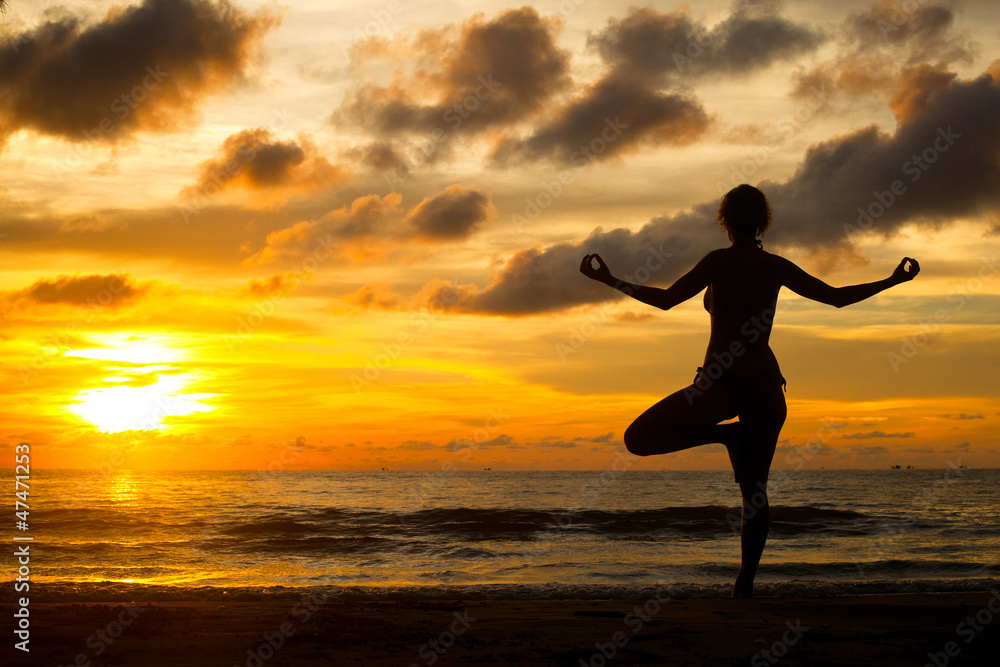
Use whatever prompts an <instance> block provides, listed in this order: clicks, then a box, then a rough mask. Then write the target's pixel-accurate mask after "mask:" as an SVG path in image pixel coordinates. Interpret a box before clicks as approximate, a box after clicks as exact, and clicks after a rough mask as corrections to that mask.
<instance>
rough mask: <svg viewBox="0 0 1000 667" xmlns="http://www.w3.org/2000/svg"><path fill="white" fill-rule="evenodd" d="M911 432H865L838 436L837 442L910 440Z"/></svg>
mask: <svg viewBox="0 0 1000 667" xmlns="http://www.w3.org/2000/svg"><path fill="white" fill-rule="evenodd" d="M913 436H914V433H913V431H907V432H906V433H886V432H885V431H867V432H865V433H845V434H844V435H838V436H837V438H838V439H839V440H871V439H872V438H912V437H913Z"/></svg>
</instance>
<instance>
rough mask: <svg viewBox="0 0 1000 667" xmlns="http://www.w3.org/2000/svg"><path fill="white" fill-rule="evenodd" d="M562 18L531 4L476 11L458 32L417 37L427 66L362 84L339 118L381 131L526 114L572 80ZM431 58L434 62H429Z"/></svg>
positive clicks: (422, 130) (424, 129)
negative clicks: (492, 12) (403, 77)
mask: <svg viewBox="0 0 1000 667" xmlns="http://www.w3.org/2000/svg"><path fill="white" fill-rule="evenodd" d="M558 26H559V24H558V22H557V21H556V20H554V19H546V18H542V17H540V16H539V15H538V12H537V11H535V10H534V9H533V8H531V7H527V6H525V7H520V8H517V9H508V10H506V11H504V12H503V13H501V14H500V15H498V16H497V17H496V18H493V19H491V20H486V19H485V18H484V17H483V16H482V15H477V16H475V17H473V18H471V19H469V20H468V21H466V22H465V23H464V24H462V26H461V33H460V35H459V36H458V38H457V39H454V40H446V39H434V40H428V39H418V40H416V42H415V45H416V46H415V49H414V50H415V53H414V54H413V55H414V57H415V59H416V60H417V61H419V62H420V63H421V68H420V70H419V71H418V72H417V74H416V75H415V76H414V77H413V78H412V79H411V82H409V83H403V82H402V81H397V82H396V83H394V84H392V85H390V86H385V87H380V86H371V85H369V86H364V87H362V88H360V89H358V90H356V91H354V92H353V94H351V96H350V97H349V98H348V99H347V100H345V102H344V103H343V104H342V105H341V107H340V108H339V109H338V111H337V112H335V113H334V115H333V120H334V122H348V123H352V124H355V125H358V126H361V127H364V128H366V129H368V130H369V131H371V132H373V133H374V134H376V135H378V136H381V137H395V136H396V135H397V134H398V133H419V134H427V133H431V132H434V131H438V132H441V133H460V134H475V133H478V132H481V131H483V130H485V129H488V128H490V127H495V126H498V125H499V126H502V125H507V124H510V123H517V122H520V121H522V120H523V119H524V118H525V117H526V116H530V115H534V114H537V113H539V112H540V111H542V109H543V107H544V105H545V104H546V103H547V102H548V101H549V100H550V99H551V97H552V96H553V95H554V94H555V93H557V92H559V91H560V90H562V89H564V88H566V87H567V86H568V85H569V81H570V80H569V76H568V73H567V72H568V62H569V56H568V54H567V53H566V52H564V51H562V50H560V49H557V48H556V46H555V41H554V36H555V33H556V31H557V30H558ZM430 47H433V48H430ZM427 61H431V62H432V63H433V64H432V66H431V67H430V68H425V67H423V63H425V62H427Z"/></svg>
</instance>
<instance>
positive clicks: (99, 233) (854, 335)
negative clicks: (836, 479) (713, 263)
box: [0, 0, 1000, 470]
mask: <svg viewBox="0 0 1000 667" xmlns="http://www.w3.org/2000/svg"><path fill="white" fill-rule="evenodd" d="M335 4H336V6H335V7H332V6H330V5H331V3H326V2H320V1H316V2H288V3H283V4H281V5H278V4H274V3H265V4H261V3H238V2H234V3H227V2H211V1H209V0H169V1H168V0H147V1H145V2H142V3H139V4H130V5H122V4H113V3H109V2H98V3H92V2H89V3H83V2H72V3H69V4H67V5H65V6H64V7H63V8H61V9H46V6H45V5H44V4H43V3H33V2H16V3H12V5H11V7H10V10H9V11H8V13H7V14H6V15H5V16H3V17H2V19H0V20H2V29H3V31H4V39H2V40H0V119H2V122H0V170H2V174H3V181H2V182H3V187H2V188H0V207H2V211H3V215H2V216H0V257H2V263H0V317H2V326H0V351H2V354H3V359H4V362H3V364H2V366H0V369H2V373H3V376H4V377H3V381H4V387H5V392H6V398H7V400H5V401H4V402H3V407H2V408H0V410H2V414H0V424H2V427H0V447H2V448H4V449H7V450H12V449H13V446H14V445H15V444H17V443H19V442H29V443H31V444H32V446H33V461H34V463H35V465H36V466H39V467H68V468H97V469H102V470H110V469H112V468H119V467H138V468H196V469H198V468H205V469H215V468H221V469H229V468H265V467H272V468H286V469H292V468H323V469H326V468H329V469H353V468H361V469H371V468H375V469H377V468H381V467H389V468H392V469H404V468H410V469H416V468H419V469H450V468H451V467H452V466H454V467H456V468H472V469H476V468H482V467H487V466H489V467H492V468H494V469H511V468H518V469H545V468H554V469H567V468H574V469H576V468H593V469H600V468H606V467H609V466H611V465H612V463H613V461H614V460H615V458H614V457H615V455H616V452H617V451H620V450H621V434H622V432H623V431H624V429H625V428H626V427H627V426H628V424H629V423H630V421H631V420H632V419H633V418H634V417H635V416H637V415H638V414H639V413H641V412H642V411H643V410H644V409H645V408H646V407H648V406H649V405H651V404H652V403H654V402H655V401H657V400H659V399H660V398H662V397H663V396H665V395H666V394H668V393H671V392H673V391H675V390H677V389H679V388H681V387H683V386H684V385H685V384H687V383H689V382H690V381H691V379H692V378H693V376H694V371H695V367H696V366H698V365H699V364H700V362H701V358H702V355H703V354H704V346H705V345H706V343H707V333H708V316H707V314H706V313H705V312H704V310H703V309H702V307H701V300H700V298H698V299H693V300H692V301H690V302H688V303H686V304H683V305H682V306H680V307H678V308H676V309H674V310H671V311H669V312H660V311H657V310H654V309H652V308H649V307H647V306H644V305H642V304H640V303H638V302H634V301H631V302H629V301H625V300H622V299H617V298H615V296H616V294H615V292H613V291H612V290H610V289H607V288H604V287H603V286H600V285H596V284H594V283H591V282H589V281H588V280H587V279H586V278H584V277H583V276H581V275H580V274H579V273H578V272H577V270H576V267H578V265H579V261H580V258H581V257H582V256H583V254H585V253H587V252H599V253H601V254H602V255H603V256H604V257H605V258H606V259H608V261H609V263H610V264H611V268H612V270H613V271H614V272H615V273H616V275H619V276H624V275H626V274H627V275H629V276H632V278H633V279H634V280H635V281H637V282H639V281H648V282H650V283H652V284H661V285H668V284H670V283H671V282H672V281H673V280H674V279H676V278H677V277H678V276H679V275H681V274H682V273H683V272H684V271H686V270H687V269H688V268H689V267H690V266H692V265H693V264H694V263H695V262H696V261H697V260H698V259H699V258H700V257H702V256H703V255H704V254H705V253H706V252H708V251H709V250H712V249H714V248H717V247H721V246H723V245H725V237H724V235H723V234H722V233H721V232H720V231H719V228H718V226H717V225H715V223H714V222H713V216H714V209H715V208H716V207H717V203H718V198H719V196H720V194H721V193H722V192H724V191H725V190H726V189H728V188H729V187H731V186H733V185H736V184H738V183H741V182H749V183H752V184H755V185H757V184H759V185H760V187H761V189H762V190H764V192H765V193H766V194H767V195H768V197H769V198H770V200H771V202H772V205H773V207H774V211H775V222H774V226H773V228H772V229H771V230H770V231H769V232H768V233H767V234H766V235H765V238H764V242H765V248H766V249H767V250H769V251H770V252H776V253H779V254H782V255H784V256H786V257H788V258H789V259H792V260H793V261H795V262H797V263H799V264H800V265H801V266H802V267H803V268H805V269H806V270H808V271H810V272H812V273H814V274H816V275H818V276H820V277H822V278H823V279H824V280H826V281H827V282H830V283H831V284H834V285H844V284H851V283H857V282H868V281H871V280H877V279H881V278H883V277H886V276H888V275H889V274H890V273H891V271H892V269H893V268H894V267H895V265H896V263H897V262H898V261H899V259H900V258H901V257H903V256H904V255H906V256H913V257H917V258H918V259H919V260H920V264H921V268H922V271H921V274H920V276H919V278H918V279H917V280H916V281H914V282H912V283H907V284H905V285H902V286H900V287H897V288H895V289H893V290H891V291H888V292H884V293H882V294H880V295H878V296H877V297H875V298H873V299H871V300H869V301H866V302H864V303H860V304H856V305H854V306H850V307H848V308H845V309H841V310H837V309H833V308H830V307H828V306H824V305H821V304H816V303H811V302H805V301H803V300H802V299H800V298H798V297H796V296H795V295H793V294H789V293H787V292H783V293H782V298H781V300H780V302H779V303H780V307H779V313H778V324H777V328H776V330H775V333H774V335H773V337H772V347H773V348H774V350H775V352H776V354H777V356H778V359H779V361H780V363H781V367H782V372H783V374H784V375H785V377H786V378H787V379H788V394H787V400H788V405H789V417H788V420H787V422H786V424H785V427H784V430H783V431H782V435H781V441H780V442H779V449H778V453H777V455H776V457H775V467H777V468H789V467H800V466H802V467H807V468H819V467H828V468H834V467H846V468H858V467H862V468H867V467H875V468H879V467H888V466H889V465H890V464H894V463H900V464H911V465H916V466H919V467H947V466H948V463H949V461H955V462H959V461H960V462H961V463H963V464H967V465H970V466H976V467H996V466H1000V443H998V441H997V436H996V433H997V422H998V420H1000V400H998V397H997V382H996V379H995V378H996V377H997V374H998V372H1000V363H998V360H1000V352H998V346H997V345H996V340H997V334H998V320H997V315H996V313H997V312H998V304H1000V298H998V297H1000V280H998V279H997V274H998V265H997V263H996V262H997V259H996V255H997V251H998V248H1000V240H998V236H997V230H998V229H1000V215H998V211H1000V60H998V57H1000V52H998V49H997V48H996V47H997V35H998V30H1000V22H998V19H997V17H996V13H995V9H994V8H993V7H992V4H991V2H988V1H986V0H980V1H978V2H962V3H960V4H959V3H935V2H931V1H929V0H928V1H927V2H919V3H915V2H910V3H896V2H885V1H880V2H875V3H869V2H847V3H837V4H836V5H835V6H834V5H833V4H831V3H821V2H818V1H814V2H796V1H788V2H785V3H774V2H735V3H729V2H706V3H697V4H696V5H693V6H689V5H683V4H676V3H672V2H662V3H651V4H649V5H646V6H643V7H639V6H636V7H635V8H632V9H626V8H623V6H622V5H621V4H620V3H613V2H597V1H595V0H562V1H561V2H559V1H552V2H538V3H534V4H531V5H524V6H521V7H511V6H507V5H504V4H502V3H499V2H465V1H462V2H459V1H455V2H450V3H439V2H422V1H420V0H411V1H405V0H392V1H391V2H387V3H374V4H363V3H357V4H352V3H335ZM126 37H127V38H126ZM650 269H653V270H650ZM630 465H632V466H633V467H634V468H653V469H659V468H667V469H713V468H723V467H726V466H727V465H728V463H727V458H726V456H725V452H724V449H723V447H722V446H721V445H714V446H708V447H702V448H698V449H695V450H690V451H687V452H682V453H678V454H675V455H670V456H666V457H652V458H647V459H642V460H638V459H631V460H630Z"/></svg>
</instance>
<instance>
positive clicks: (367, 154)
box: [349, 141, 407, 171]
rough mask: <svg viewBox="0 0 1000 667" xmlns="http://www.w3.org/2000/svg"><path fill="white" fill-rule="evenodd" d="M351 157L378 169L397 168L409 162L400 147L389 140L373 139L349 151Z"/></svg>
mask: <svg viewBox="0 0 1000 667" xmlns="http://www.w3.org/2000/svg"><path fill="white" fill-rule="evenodd" d="M349 154H350V156H351V157H353V158H354V159H355V160H357V161H358V162H360V163H362V164H364V165H366V166H367V167H369V168H371V169H376V170H378V171H388V170H397V169H399V168H401V167H404V166H405V165H406V164H407V160H406V158H405V157H404V156H403V154H402V153H401V152H400V150H399V148H398V147H396V146H394V145H393V144H392V143H391V142H389V141H373V142H371V143H369V144H366V145H364V146H360V147H356V148H353V149H351V150H350V151H349Z"/></svg>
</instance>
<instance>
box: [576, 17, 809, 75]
mask: <svg viewBox="0 0 1000 667" xmlns="http://www.w3.org/2000/svg"><path fill="white" fill-rule="evenodd" d="M824 39H825V37H824V35H823V34H822V33H821V32H819V31H817V30H814V29H812V28H808V27H805V26H801V25H798V24H796V23H793V22H791V21H789V20H787V19H785V18H782V17H781V16H780V15H779V13H778V8H777V6H776V5H775V4H774V3H746V2H737V3H735V5H734V8H733V12H732V14H731V15H730V16H729V17H728V18H726V19H725V20H724V21H722V22H721V23H719V24H717V25H715V26H714V27H712V28H708V27H707V26H705V25H702V24H699V23H696V22H694V21H692V20H691V18H690V16H689V15H688V14H687V12H686V11H685V10H682V9H678V10H675V11H673V12H659V11H657V10H655V9H653V8H651V7H643V8H633V9H631V10H630V12H629V14H628V16H626V17H625V18H624V19H620V20H615V19H612V20H611V21H610V22H609V23H608V26H607V27H606V28H605V29H604V30H603V31H602V32H600V33H598V34H596V35H592V36H591V37H590V39H589V42H590V43H591V44H593V45H595V46H596V47H597V48H598V50H599V51H600V53H601V56H602V57H603V58H604V60H605V61H607V62H608V63H609V64H610V65H612V66H613V67H614V68H616V69H618V70H622V71H623V72H628V73H630V74H631V75H633V76H637V77H639V78H641V79H643V80H646V81H651V82H658V83H664V82H668V81H671V80H676V79H677V78H679V77H682V76H689V77H700V76H710V75H711V76H715V75H718V76H726V77H731V76H739V75H742V74H746V73H749V72H752V71H756V70H760V69H764V68H766V67H768V66H770V65H771V64H773V63H775V62H778V61H781V60H787V59H791V58H794V57H796V56H800V55H802V54H803V53H808V52H810V51H812V50H814V49H816V47H818V46H819V45H820V44H821V43H822V42H823V41H824Z"/></svg>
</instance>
